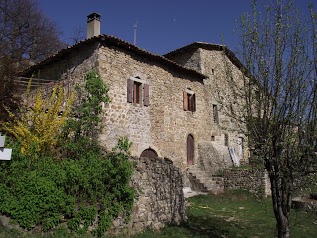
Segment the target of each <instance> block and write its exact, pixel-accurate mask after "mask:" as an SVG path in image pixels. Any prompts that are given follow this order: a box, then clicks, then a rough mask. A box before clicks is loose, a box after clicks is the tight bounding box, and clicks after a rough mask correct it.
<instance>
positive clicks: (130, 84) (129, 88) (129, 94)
mask: <svg viewBox="0 0 317 238" xmlns="http://www.w3.org/2000/svg"><path fill="white" fill-rule="evenodd" d="M127 101H128V102H132V101H133V80H131V79H128V82H127Z"/></svg>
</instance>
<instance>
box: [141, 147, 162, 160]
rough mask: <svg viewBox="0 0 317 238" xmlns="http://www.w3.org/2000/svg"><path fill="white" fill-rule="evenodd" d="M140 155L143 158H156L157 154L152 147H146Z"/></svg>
mask: <svg viewBox="0 0 317 238" xmlns="http://www.w3.org/2000/svg"><path fill="white" fill-rule="evenodd" d="M140 157H144V158H157V157H158V155H157V153H156V151H155V150H153V149H152V148H148V149H146V150H143V152H142V153H141V155H140Z"/></svg>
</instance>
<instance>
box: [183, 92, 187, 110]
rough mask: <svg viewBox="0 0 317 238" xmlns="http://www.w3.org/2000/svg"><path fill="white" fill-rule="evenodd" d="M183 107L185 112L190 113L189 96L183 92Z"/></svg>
mask: <svg viewBox="0 0 317 238" xmlns="http://www.w3.org/2000/svg"><path fill="white" fill-rule="evenodd" d="M183 107H184V111H188V95H187V93H186V92H183Z"/></svg>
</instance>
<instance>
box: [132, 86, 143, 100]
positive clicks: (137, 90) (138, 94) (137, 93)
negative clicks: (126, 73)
mask: <svg viewBox="0 0 317 238" xmlns="http://www.w3.org/2000/svg"><path fill="white" fill-rule="evenodd" d="M141 99H142V83H139V82H136V81H133V103H137V104H141Z"/></svg>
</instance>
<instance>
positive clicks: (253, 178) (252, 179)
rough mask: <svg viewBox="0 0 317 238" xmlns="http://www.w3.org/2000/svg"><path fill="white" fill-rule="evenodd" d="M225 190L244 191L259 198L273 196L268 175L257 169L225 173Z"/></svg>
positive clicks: (228, 170)
mask: <svg viewBox="0 0 317 238" xmlns="http://www.w3.org/2000/svg"><path fill="white" fill-rule="evenodd" d="M224 185H225V189H244V190H248V191H250V192H251V193H254V194H255V195H256V196H257V197H264V196H265V197H266V196H267V195H271V194H270V192H271V190H270V187H269V185H270V183H269V179H268V176H267V173H266V172H265V171H264V170H257V169H237V168H235V169H227V170H225V171H224Z"/></svg>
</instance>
